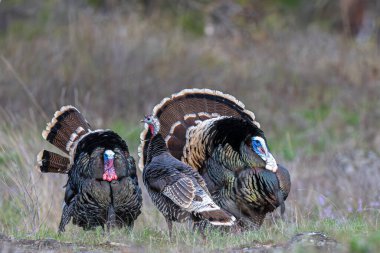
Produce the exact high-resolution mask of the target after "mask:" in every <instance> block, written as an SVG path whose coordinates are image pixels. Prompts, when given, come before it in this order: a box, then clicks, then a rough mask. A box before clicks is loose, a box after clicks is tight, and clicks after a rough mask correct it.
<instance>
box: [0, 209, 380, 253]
mask: <svg viewBox="0 0 380 253" xmlns="http://www.w3.org/2000/svg"><path fill="white" fill-rule="evenodd" d="M378 218H379V217H378ZM378 218H377V220H376V222H378ZM137 223H138V221H137ZM163 225H164V224H163ZM67 228H68V229H67V231H66V232H65V233H63V234H62V235H60V236H59V235H58V234H57V233H56V232H55V231H54V230H53V229H51V228H46V227H41V229H39V230H38V231H36V232H34V233H27V232H25V231H17V232H16V231H13V232H12V233H9V232H11V231H2V232H3V233H4V232H8V235H11V236H12V237H14V238H15V239H25V238H26V239H31V240H39V239H46V238H51V239H55V240H58V241H60V242H66V243H72V244H74V245H78V246H86V247H94V248H96V247H101V246H102V245H104V244H106V243H107V242H116V243H122V244H124V245H129V246H133V247H143V248H145V250H149V251H154V252H157V251H167V250H170V251H173V250H174V251H176V250H181V251H182V252H191V251H192V250H206V251H214V250H223V249H224V250H227V249H242V248H252V247H254V246H258V245H282V246H284V245H287V244H288V243H289V242H290V240H291V239H292V237H293V236H294V235H296V234H299V233H307V232H321V233H323V234H325V235H327V236H328V237H330V238H332V239H334V240H336V241H337V242H338V244H339V245H340V247H339V248H337V249H336V250H338V251H339V252H346V250H347V249H349V250H350V252H375V251H374V249H376V247H378V246H379V244H380V243H379V240H378V239H379V237H380V233H379V230H378V227H376V226H374V224H373V223H372V222H371V221H369V220H366V219H365V218H364V217H362V216H360V215H359V216H356V217H351V218H347V219H344V220H340V221H339V220H332V219H322V220H319V219H315V220H306V219H305V220H302V221H300V222H298V223H297V224H296V223H293V222H283V221H276V223H275V224H266V225H264V226H263V227H262V228H261V229H260V230H259V231H248V232H242V233H238V234H236V233H233V234H230V233H228V232H227V233H226V232H220V231H217V230H212V231H208V232H207V243H204V242H203V241H202V239H201V236H200V235H199V233H197V232H195V233H193V232H189V230H188V228H187V226H186V225H184V224H181V225H178V224H176V225H175V228H174V233H173V234H174V239H173V241H172V242H170V241H169V238H168V233H167V227H166V226H162V227H159V226H155V227H153V226H150V225H149V224H147V225H145V226H144V227H141V226H139V225H137V226H136V228H135V229H134V230H133V231H129V230H127V229H121V230H113V231H111V233H109V234H107V233H104V231H102V230H101V229H100V228H98V229H96V230H92V231H83V230H82V229H80V228H77V227H74V226H73V225H68V227H67ZM292 246H294V247H303V246H305V245H303V244H300V245H298V246H295V245H292ZM343 249H344V250H343Z"/></svg>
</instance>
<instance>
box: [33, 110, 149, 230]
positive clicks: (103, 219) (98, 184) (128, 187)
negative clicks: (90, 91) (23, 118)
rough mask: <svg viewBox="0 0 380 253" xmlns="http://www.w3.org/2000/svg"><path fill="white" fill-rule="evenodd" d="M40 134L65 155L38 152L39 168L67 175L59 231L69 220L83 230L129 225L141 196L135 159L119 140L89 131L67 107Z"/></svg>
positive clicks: (137, 211)
mask: <svg viewBox="0 0 380 253" xmlns="http://www.w3.org/2000/svg"><path fill="white" fill-rule="evenodd" d="M42 136H43V138H44V139H46V140H47V141H48V142H50V143H52V144H53V145H54V146H56V147H58V148H59V149H60V150H62V151H63V152H64V153H65V154H66V155H68V157H65V156H61V155H59V154H56V153H53V152H50V151H47V150H42V151H41V152H40V153H39V154H38V156H37V161H38V167H39V169H40V170H41V172H44V173H46V172H51V173H68V181H67V184H66V192H65V198H64V202H65V203H64V207H63V212H62V217H61V222H60V224H59V229H58V231H59V232H63V231H64V230H65V226H66V224H68V223H69V222H70V219H71V217H72V218H73V223H74V224H76V225H78V226H80V227H83V228H84V229H85V230H87V229H92V228H95V227H96V226H102V227H103V228H104V225H107V228H108V229H109V228H110V227H111V226H117V227H123V226H128V227H129V228H132V227H133V224H134V221H135V220H136V218H137V216H138V215H139V214H140V213H141V211H140V209H141V205H142V196H141V189H140V187H139V186H138V182H137V176H136V166H135V161H134V159H133V157H132V156H130V154H129V151H128V146H127V144H126V143H125V141H124V140H123V139H122V138H121V137H120V136H119V135H118V134H116V133H115V132H113V131H111V130H101V129H99V130H95V131H92V130H90V125H89V124H88V123H87V121H86V120H85V119H84V117H83V116H82V114H81V113H80V112H79V111H78V110H77V109H76V108H75V107H73V106H63V107H62V108H61V109H60V110H59V111H57V112H56V113H55V114H54V117H53V119H52V121H51V123H48V125H47V127H46V130H44V131H43V132H42Z"/></svg>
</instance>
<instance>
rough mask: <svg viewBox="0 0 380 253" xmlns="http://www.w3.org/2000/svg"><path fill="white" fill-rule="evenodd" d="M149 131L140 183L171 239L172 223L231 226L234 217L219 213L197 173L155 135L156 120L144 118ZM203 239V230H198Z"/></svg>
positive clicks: (157, 126)
mask: <svg viewBox="0 0 380 253" xmlns="http://www.w3.org/2000/svg"><path fill="white" fill-rule="evenodd" d="M143 121H144V122H145V126H146V128H147V129H149V132H150V133H151V134H150V140H149V145H148V146H147V149H146V151H147V156H146V164H145V168H144V169H143V181H144V184H145V187H146V188H147V190H148V193H149V196H150V198H151V199H152V201H153V203H154V205H155V206H156V207H157V208H158V210H159V211H160V212H161V213H162V214H163V215H164V217H165V219H166V222H167V224H168V228H169V236H170V238H172V222H173V221H177V222H184V221H186V220H190V219H191V220H193V221H194V222H198V221H200V220H204V219H206V220H208V221H209V222H211V224H214V225H227V226H231V225H233V223H234V221H235V217H233V216H232V215H230V214H228V213H226V212H225V211H223V210H222V209H221V208H220V207H219V206H217V205H216V204H215V203H214V201H213V200H212V199H211V197H210V196H209V192H208V190H207V188H206V184H205V182H204V180H203V179H202V177H201V176H200V175H199V173H198V172H197V171H195V170H194V169H192V168H191V167H190V166H188V165H186V164H184V163H183V162H181V161H179V160H177V159H176V158H174V157H173V156H172V155H171V154H170V153H169V152H168V150H167V147H166V143H165V141H164V139H163V138H162V136H161V134H159V133H158V131H159V128H160V125H159V122H158V120H157V119H156V118H154V117H152V116H145V118H144V120H143ZM201 233H202V235H203V236H204V233H203V230H201Z"/></svg>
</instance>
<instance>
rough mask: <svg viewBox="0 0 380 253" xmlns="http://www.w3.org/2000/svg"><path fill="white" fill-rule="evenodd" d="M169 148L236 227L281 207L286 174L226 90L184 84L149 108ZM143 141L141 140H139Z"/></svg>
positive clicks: (255, 222)
mask: <svg viewBox="0 0 380 253" xmlns="http://www.w3.org/2000/svg"><path fill="white" fill-rule="evenodd" d="M153 116H155V117H157V118H158V120H159V122H160V124H161V128H160V131H159V133H160V134H161V135H162V137H163V138H164V139H165V142H166V145H167V147H168V150H169V152H170V153H171V154H172V155H173V156H174V157H175V158H177V159H178V160H181V161H183V162H185V163H187V164H188V165H190V166H191V167H193V168H195V169H196V170H198V172H199V173H200V174H201V175H202V177H203V178H204V180H205V182H206V185H207V188H208V190H209V192H210V193H211V195H212V198H213V200H214V201H215V202H216V204H217V205H219V206H220V207H222V208H223V209H224V210H227V211H228V212H229V213H231V214H232V215H234V216H235V217H236V218H237V219H238V221H239V222H238V224H239V225H240V226H241V227H242V228H252V227H253V228H259V227H260V226H261V225H262V223H263V220H264V218H265V215H266V213H268V212H272V211H274V210H275V209H276V208H277V207H278V206H281V213H283V212H284V210H285V206H284V201H285V199H286V198H287V196H288V193H289V191H290V176H289V173H288V171H287V169H285V168H284V167H282V166H277V163H276V161H275V159H274V158H273V156H272V154H271V153H270V152H269V149H268V147H267V142H266V138H265V135H264V132H263V131H262V130H261V129H260V125H259V123H258V122H256V121H255V116H254V114H253V113H252V112H251V111H249V110H247V109H245V106H244V104H243V103H241V102H240V101H238V100H237V99H236V98H234V97H233V96H231V95H227V94H223V93H221V92H219V91H213V90H208V89H186V90H183V91H181V92H179V93H177V94H173V95H172V96H171V97H170V98H165V99H163V100H162V101H161V103H160V104H158V105H156V106H155V107H154V109H153ZM151 136H152V135H151V133H150V132H149V131H144V132H143V133H142V134H141V136H140V138H141V139H142V140H144V141H145V144H143V145H142V146H141V147H140V153H141V154H140V162H139V166H140V168H141V167H142V166H143V164H145V163H146V160H147V153H148V152H147V151H148V143H149V140H150V138H151ZM143 143H144V142H143Z"/></svg>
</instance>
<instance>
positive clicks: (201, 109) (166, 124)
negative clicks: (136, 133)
mask: <svg viewBox="0 0 380 253" xmlns="http://www.w3.org/2000/svg"><path fill="white" fill-rule="evenodd" d="M153 115H154V116H156V117H157V118H158V120H159V121H160V125H161V127H160V133H161V135H162V136H163V138H164V139H165V141H166V144H167V146H168V149H169V152H170V153H171V154H172V155H173V156H174V157H176V158H177V159H179V160H180V159H181V157H182V156H183V147H184V146H185V144H186V132H187V129H188V128H190V127H191V126H194V125H196V124H198V123H199V122H201V121H204V120H207V119H211V118H215V117H220V116H232V117H234V118H240V119H244V120H247V121H250V122H252V123H253V124H255V125H256V126H258V127H260V125H259V123H258V122H257V121H255V115H254V114H253V112H251V111H249V110H247V109H245V106H244V104H243V103H242V102H240V101H239V100H237V99H236V98H235V97H233V96H231V95H228V94H224V93H222V92H220V91H216V90H209V89H185V90H182V91H181V92H179V93H176V94H173V95H172V96H171V97H167V98H165V99H163V100H162V101H161V102H160V103H159V104H157V105H156V106H155V107H154V109H153ZM150 137H151V133H150V131H147V130H145V131H143V132H142V133H141V135H140V139H141V144H140V147H139V156H140V161H139V167H140V169H141V170H142V169H143V167H144V165H145V160H146V154H147V147H148V145H149V140H150Z"/></svg>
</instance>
